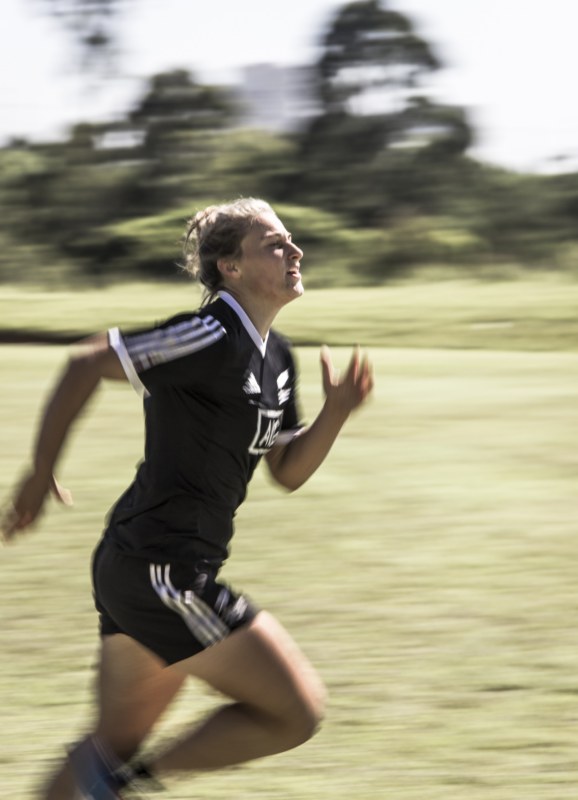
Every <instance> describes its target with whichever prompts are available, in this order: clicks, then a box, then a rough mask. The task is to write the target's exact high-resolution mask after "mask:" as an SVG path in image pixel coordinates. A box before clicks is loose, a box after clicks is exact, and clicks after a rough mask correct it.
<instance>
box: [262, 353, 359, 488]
mask: <svg viewBox="0 0 578 800" xmlns="http://www.w3.org/2000/svg"><path fill="white" fill-rule="evenodd" d="M321 369H322V374H323V389H324V391H325V403H324V405H323V407H322V409H321V411H320V412H319V414H318V416H317V418H316V419H315V421H314V422H313V424H312V425H310V426H309V427H308V428H306V429H305V430H304V431H303V432H302V433H301V434H300V435H299V436H296V437H295V439H293V440H292V441H291V442H290V443H289V444H287V445H279V446H276V447H273V448H272V449H271V450H270V451H269V453H268V454H267V456H266V460H267V465H268V467H269V470H270V472H271V474H272V476H273V478H274V479H275V480H276V481H277V482H278V483H280V484H281V486H284V487H285V488H286V489H289V490H291V491H294V490H295V489H298V488H299V487H300V486H302V485H303V484H304V483H305V481H307V480H308V479H309V478H310V477H311V475H313V473H314V472H315V471H316V470H317V468H318V467H319V466H320V465H321V464H322V463H323V461H324V460H325V457H326V456H327V454H328V453H329V451H330V450H331V447H332V445H333V443H334V441H335V439H336V438H337V436H338V434H339V432H340V430H341V428H342V427H343V425H344V423H345V421H346V420H347V418H348V417H349V415H350V414H351V412H352V411H353V410H354V409H356V408H358V407H359V406H360V405H361V404H362V403H364V402H365V400H366V399H367V397H368V396H369V394H370V393H371V390H372V389H373V374H372V369H371V365H370V363H369V361H368V360H367V358H363V359H362V358H361V356H360V354H359V351H358V350H355V352H354V353H353V356H352V358H351V361H350V363H349V366H348V368H347V372H346V373H345V376H344V377H343V379H342V380H340V379H339V377H338V376H337V374H336V373H335V370H334V368H333V363H332V361H331V356H330V354H329V350H328V349H327V348H323V349H322V351H321Z"/></svg>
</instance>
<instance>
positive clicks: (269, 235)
mask: <svg viewBox="0 0 578 800" xmlns="http://www.w3.org/2000/svg"><path fill="white" fill-rule="evenodd" d="M275 236H278V237H279V238H280V239H287V241H289V242H290V241H291V239H292V237H291V234H290V233H289V231H287V233H286V234H285V233H281V231H268V232H267V233H265V234H264V235H263V239H273V238H274V237H275Z"/></svg>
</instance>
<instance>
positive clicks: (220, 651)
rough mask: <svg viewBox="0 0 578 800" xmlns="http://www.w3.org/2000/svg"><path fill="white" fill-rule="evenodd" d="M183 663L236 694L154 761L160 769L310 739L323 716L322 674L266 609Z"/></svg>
mask: <svg viewBox="0 0 578 800" xmlns="http://www.w3.org/2000/svg"><path fill="white" fill-rule="evenodd" d="M178 666H179V667H180V668H182V669H186V670H187V671H188V674H192V675H195V676H197V677H200V678H202V679H203V680H205V681H206V682H207V683H209V684H210V685H211V686H213V688H216V689H217V690H219V691H220V692H222V693H223V694H225V695H227V696H229V697H230V698H232V700H233V701H237V702H233V703H232V704H231V705H228V706H224V707H223V708H220V709H219V710H218V711H216V712H215V713H214V714H212V715H211V716H210V717H208V718H207V719H206V720H205V722H203V723H202V724H201V725H200V726H199V727H198V728H196V729H195V730H194V731H192V732H191V733H190V734H189V735H188V736H186V737H185V738H183V739H182V740H181V741H179V742H177V743H176V744H175V745H174V746H173V747H171V748H170V749H169V750H167V751H166V752H164V753H163V754H161V755H160V756H159V757H158V758H156V759H155V760H153V761H151V762H150V768H151V772H153V773H154V774H157V773H158V774H159V775H161V776H162V774H163V773H164V772H169V771H181V770H188V771H197V770H198V771H200V770H213V769H219V768H221V767H226V766H231V765H234V764H240V763H242V762H245V761H249V760H252V759H255V758H260V757H263V756H267V755H272V754H274V753H279V752H283V751H284V750H289V749H291V748H293V747H296V746H297V745H299V744H301V743H303V742H305V741H306V740H307V739H309V738H310V737H311V736H312V735H313V733H314V732H315V730H316V729H317V727H318V725H319V722H320V720H321V717H322V714H323V702H324V690H323V687H322V684H321V682H320V680H319V678H318V677H317V675H316V674H315V672H314V671H313V669H312V667H311V665H310V664H309V662H308V661H307V659H306V658H305V656H304V655H303V654H302V653H301V651H300V650H299V649H298V648H297V646H296V645H295V643H294V642H293V640H292V639H291V638H290V637H289V635H288V634H287V633H286V631H285V630H284V629H283V628H282V627H281V625H279V623H277V622H276V621H275V620H274V619H273V617H271V616H270V615H268V614H265V613H264V612H261V613H260V614H259V615H258V616H257V618H256V619H255V620H254V622H253V623H252V624H251V625H250V626H248V627H247V628H243V629H241V630H239V631H237V632H235V633H234V634H232V635H231V636H230V637H228V638H227V639H226V640H224V641H223V642H221V643H220V644H218V645H215V646H214V647H212V648H210V649H208V650H205V651H203V652H202V653H199V654H198V655H197V656H194V657H193V658H192V659H188V660H187V662H182V664H181V665H178Z"/></svg>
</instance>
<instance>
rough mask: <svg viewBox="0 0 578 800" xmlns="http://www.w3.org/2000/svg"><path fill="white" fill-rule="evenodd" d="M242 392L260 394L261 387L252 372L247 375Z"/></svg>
mask: <svg viewBox="0 0 578 800" xmlns="http://www.w3.org/2000/svg"><path fill="white" fill-rule="evenodd" d="M243 391H244V392H245V394H261V387H260V386H259V384H258V383H257V378H256V377H255V376H254V375H253V373H252V372H250V373H249V377H248V378H247V380H246V381H245V383H244V385H243Z"/></svg>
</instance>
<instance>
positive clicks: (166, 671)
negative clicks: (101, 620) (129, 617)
mask: <svg viewBox="0 0 578 800" xmlns="http://www.w3.org/2000/svg"><path fill="white" fill-rule="evenodd" d="M185 679H186V675H185V674H184V673H183V672H182V671H177V670H175V669H174V668H172V667H166V666H165V664H164V662H163V661H162V660H161V659H160V658H159V657H157V656H156V655H154V654H153V653H151V652H150V651H149V650H147V649H146V648H145V647H143V646H142V645H140V644H139V643H138V642H136V641H135V640H134V639H131V638H130V637H129V636H126V635H124V634H114V635H112V636H104V637H103V639H102V645H101V653H100V664H99V673H98V686H97V693H98V722H97V729H96V733H97V735H99V736H101V737H102V738H103V740H105V741H106V742H107V743H108V744H109V746H110V747H111V748H112V750H113V751H114V752H116V753H117V755H119V756H120V757H121V758H123V759H126V758H129V757H130V756H132V755H133V753H134V752H136V750H137V749H138V748H139V746H140V745H141V743H142V741H143V739H145V737H146V736H147V734H148V733H149V732H150V731H151V729H152V728H153V726H154V725H155V723H156V722H157V720H158V719H159V718H160V717H161V715H162V714H163V712H164V711H165V710H166V708H167V707H168V705H169V704H170V703H171V701H172V700H173V698H174V697H175V695H176V694H177V692H178V691H179V689H180V688H181V686H182V684H183V682H184V680H185Z"/></svg>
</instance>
